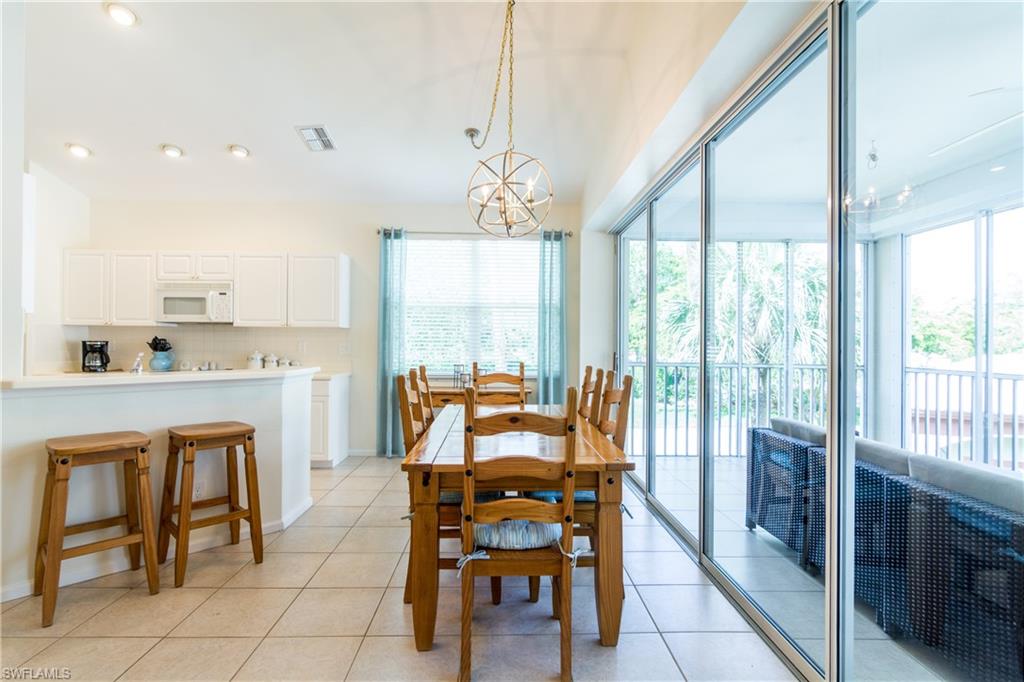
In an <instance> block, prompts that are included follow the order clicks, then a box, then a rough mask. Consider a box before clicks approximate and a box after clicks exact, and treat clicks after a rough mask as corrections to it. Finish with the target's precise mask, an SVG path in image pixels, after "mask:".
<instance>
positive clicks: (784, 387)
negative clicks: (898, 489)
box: [626, 362, 1024, 470]
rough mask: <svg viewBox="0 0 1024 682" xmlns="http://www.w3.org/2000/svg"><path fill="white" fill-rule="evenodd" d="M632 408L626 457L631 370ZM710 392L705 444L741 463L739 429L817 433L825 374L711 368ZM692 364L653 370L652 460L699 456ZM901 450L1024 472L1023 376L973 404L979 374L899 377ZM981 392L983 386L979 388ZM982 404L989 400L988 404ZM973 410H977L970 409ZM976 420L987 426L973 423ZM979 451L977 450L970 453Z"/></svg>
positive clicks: (1006, 380)
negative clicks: (798, 428)
mask: <svg viewBox="0 0 1024 682" xmlns="http://www.w3.org/2000/svg"><path fill="white" fill-rule="evenodd" d="M626 371H627V372H629V373H630V374H631V375H632V376H633V408H632V409H631V410H630V427H631V428H630V430H629V436H628V439H627V443H626V447H627V450H628V451H630V452H631V454H633V455H634V456H639V455H641V454H642V453H643V451H644V431H643V424H644V423H645V420H646V413H647V410H648V406H647V405H646V404H645V402H644V393H645V391H644V380H645V377H644V364H643V363H639V362H631V363H628V364H627V365H626ZM712 371H713V372H714V384H713V385H712V386H711V390H710V395H711V399H712V404H713V406H712V415H713V416H712V421H711V442H712V447H713V448H714V453H715V455H716V456H718V457H730V456H742V455H744V454H745V453H746V451H747V429H749V428H750V427H752V426H764V425H768V424H770V423H771V417H772V416H777V415H785V416H788V417H791V418H793V419H798V420H800V421H804V422H808V423H811V424H817V425H818V426H825V421H826V418H827V411H826V408H827V404H828V386H827V372H826V368H825V367H824V366H823V365H796V364H794V365H792V366H791V367H790V368H789V371H790V375H789V376H790V380H789V381H788V382H787V381H786V375H787V372H786V367H785V366H784V365H736V364H718V365H715V366H714V368H713V370H712ZM699 373H700V370H699V367H698V365H697V363H695V362H679V363H671V362H668V363H658V365H657V366H656V369H655V377H654V378H655V387H654V388H655V390H654V405H653V409H654V411H655V416H654V454H655V455H656V456H659V457H661V456H667V457H695V456H697V454H698V453H699V452H700V444H699V440H698V434H699V431H698V428H699V421H698V420H699V418H700V417H699V414H698V411H697V396H698V386H699V382H698V379H699ZM904 375H905V378H906V382H907V384H906V424H905V433H906V436H905V437H906V447H907V448H908V449H910V450H913V451H914V452H917V453H921V454H928V455H934V456H938V457H944V458H947V459H955V460H961V461H974V462H978V463H984V464H989V465H992V466H998V467H1002V468H1006V469H1014V470H1017V469H1024V375H1020V374H993V375H991V377H992V379H991V386H992V390H991V392H990V395H988V396H985V395H984V394H979V395H978V396H975V390H974V387H975V385H976V382H977V381H982V382H983V381H984V375H983V374H975V373H974V372H970V371H955V370H935V369H922V368H907V369H906V371H905V372H904ZM857 382H858V391H857V392H858V414H857V431H858V433H861V434H863V433H867V430H866V429H865V424H864V416H865V415H864V409H863V405H862V404H861V403H860V400H861V398H860V397H859V396H861V395H863V390H862V388H863V386H864V383H863V382H864V368H863V367H858V368H857ZM982 385H983V384H982ZM986 398H987V400H986ZM976 400H977V402H975V401H976ZM974 414H981V415H985V416H986V418H985V419H982V420H978V421H977V423H975V420H974V419H973V415H974ZM975 444H977V446H976V445H975Z"/></svg>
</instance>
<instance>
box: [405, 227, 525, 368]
mask: <svg viewBox="0 0 1024 682" xmlns="http://www.w3.org/2000/svg"><path fill="white" fill-rule="evenodd" d="M539 261H540V242H539V241H537V240H534V239H514V240H501V241H498V240H492V239H427V238H418V239H417V238H413V239H409V240H408V242H407V246H406V268H405V329H404V332H405V333H404V339H405V341H404V343H405V347H404V358H405V361H406V364H408V365H410V366H414V365H419V364H424V365H426V366H427V371H428V372H429V373H430V374H433V375H441V376H447V375H450V374H451V373H452V370H453V365H455V364H463V365H465V366H466V371H469V367H470V365H471V364H472V363H473V362H474V361H476V362H478V363H479V364H480V368H481V369H482V370H485V371H488V372H518V371H519V362H520V361H522V362H524V363H525V364H526V373H527V374H528V375H535V374H536V372H537V327H538V320H537V306H538V298H539V296H538V286H539V282H538V280H539V276H540V272H539V267H540V262H539Z"/></svg>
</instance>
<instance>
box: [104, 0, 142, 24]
mask: <svg viewBox="0 0 1024 682" xmlns="http://www.w3.org/2000/svg"><path fill="white" fill-rule="evenodd" d="M107 14H108V15H110V18H111V19H113V20H114V21H116V22H117V23H118V24H120V25H121V26H134V25H135V24H137V23H138V22H139V18H138V17H137V16H135V12H133V11H131V10H130V9H128V8H127V7H125V6H124V5H118V4H117V3H115V2H111V3H108V4H107Z"/></svg>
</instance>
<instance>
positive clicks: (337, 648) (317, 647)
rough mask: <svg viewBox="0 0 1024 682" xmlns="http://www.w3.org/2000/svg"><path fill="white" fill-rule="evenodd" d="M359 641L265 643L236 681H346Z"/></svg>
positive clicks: (282, 639)
mask: <svg viewBox="0 0 1024 682" xmlns="http://www.w3.org/2000/svg"><path fill="white" fill-rule="evenodd" d="M361 643H362V638H360V637H280V638H276V637H271V638H268V639H265V640H263V642H262V643H261V644H260V645H259V646H258V647H257V648H256V651H254V652H253V654H252V656H250V657H249V660H248V661H246V663H245V665H244V666H242V669H241V670H239V671H238V674H237V675H236V676H235V678H234V679H236V680H344V679H345V676H346V675H347V674H348V670H349V668H350V667H351V666H352V661H353V660H355V657H356V652H357V651H358V650H359V645H360V644H361Z"/></svg>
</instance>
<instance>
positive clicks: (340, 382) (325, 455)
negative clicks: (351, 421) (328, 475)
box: [309, 374, 351, 469]
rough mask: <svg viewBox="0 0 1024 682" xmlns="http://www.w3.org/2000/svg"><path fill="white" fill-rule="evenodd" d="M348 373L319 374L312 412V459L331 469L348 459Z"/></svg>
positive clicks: (319, 465)
mask: <svg viewBox="0 0 1024 682" xmlns="http://www.w3.org/2000/svg"><path fill="white" fill-rule="evenodd" d="M350 379H351V377H350V376H349V375H348V374H317V375H316V376H315V377H314V379H313V406H312V409H311V410H310V434H309V460H310V466H312V467H313V468H314V469H329V468H331V467H334V466H337V465H338V463H339V462H341V460H343V459H345V458H346V457H348V403H349V382H350Z"/></svg>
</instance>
